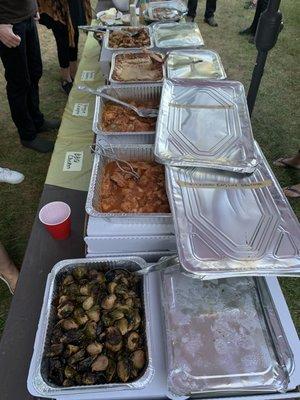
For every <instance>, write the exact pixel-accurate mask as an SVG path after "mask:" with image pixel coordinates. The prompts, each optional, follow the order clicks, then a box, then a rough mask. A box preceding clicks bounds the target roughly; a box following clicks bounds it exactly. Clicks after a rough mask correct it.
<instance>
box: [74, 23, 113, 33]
mask: <svg viewBox="0 0 300 400" xmlns="http://www.w3.org/2000/svg"><path fill="white" fill-rule="evenodd" d="M78 29H81V30H82V31H84V32H96V33H97V32H106V31H107V29H109V27H107V26H100V25H93V26H92V25H79V26H78Z"/></svg>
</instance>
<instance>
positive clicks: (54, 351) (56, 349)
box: [47, 343, 64, 357]
mask: <svg viewBox="0 0 300 400" xmlns="http://www.w3.org/2000/svg"><path fill="white" fill-rule="evenodd" d="M63 349H64V345H63V343H54V344H52V345H51V346H50V351H49V352H48V353H47V357H55V356H58V355H60V354H61V353H62V351H63Z"/></svg>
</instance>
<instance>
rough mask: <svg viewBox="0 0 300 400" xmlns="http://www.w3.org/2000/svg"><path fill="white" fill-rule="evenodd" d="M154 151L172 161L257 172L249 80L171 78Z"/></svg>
mask: <svg viewBox="0 0 300 400" xmlns="http://www.w3.org/2000/svg"><path fill="white" fill-rule="evenodd" d="M154 153H155V155H156V157H157V158H158V159H159V160H160V162H162V163H163V164H168V165H176V166H189V167H206V168H214V169H221V170H227V171H233V172H240V173H251V172H253V171H254V169H255V167H256V165H257V160H256V158H255V155H254V139H253V134H252V128H251V122H250V116H249V112H248V107H247V101H246V96H245V91H244V87H243V85H242V84H241V83H240V82H235V81H221V80H219V81H216V80H214V81H203V80H185V81H176V80H166V81H165V82H164V85H163V90H162V95H161V103H160V109H159V116H158V120H157V133H156V139H155V149H154Z"/></svg>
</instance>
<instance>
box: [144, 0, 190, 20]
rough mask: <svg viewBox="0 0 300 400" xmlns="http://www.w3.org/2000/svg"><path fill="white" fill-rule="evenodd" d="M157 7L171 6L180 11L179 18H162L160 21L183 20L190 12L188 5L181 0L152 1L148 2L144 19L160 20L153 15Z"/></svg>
mask: <svg viewBox="0 0 300 400" xmlns="http://www.w3.org/2000/svg"><path fill="white" fill-rule="evenodd" d="M157 8H171V9H174V10H176V11H178V18H177V17H175V18H174V19H162V20H160V22H163V21H164V22H171V21H172V22H174V21H179V20H181V19H182V18H183V17H184V16H185V15H186V14H187V12H188V10H187V6H186V5H185V4H184V3H183V2H182V1H180V0H169V1H151V2H150V3H148V7H147V8H146V10H145V11H144V19H145V21H147V22H159V21H158V20H157V19H156V18H154V16H153V11H154V10H155V9H157Z"/></svg>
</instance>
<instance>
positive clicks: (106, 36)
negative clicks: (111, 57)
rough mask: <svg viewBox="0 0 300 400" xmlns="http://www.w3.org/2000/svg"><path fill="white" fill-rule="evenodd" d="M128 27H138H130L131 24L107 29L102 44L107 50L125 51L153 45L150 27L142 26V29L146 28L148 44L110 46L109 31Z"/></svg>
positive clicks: (148, 47)
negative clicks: (141, 45)
mask: <svg viewBox="0 0 300 400" xmlns="http://www.w3.org/2000/svg"><path fill="white" fill-rule="evenodd" d="M128 28H132V30H135V29H139V27H131V26H126V27H117V26H116V27H113V28H110V29H107V31H106V33H105V36H104V46H105V48H106V49H107V50H111V51H127V50H141V49H142V48H143V49H152V48H153V47H154V42H153V37H152V34H151V28H150V27H147V26H143V29H146V30H147V31H148V34H149V39H150V45H149V46H144V47H110V46H109V33H110V32H111V31H120V30H123V29H128Z"/></svg>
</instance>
